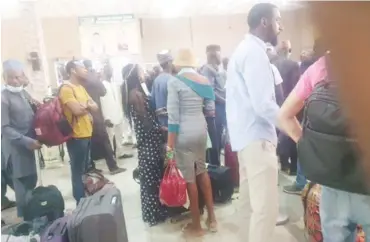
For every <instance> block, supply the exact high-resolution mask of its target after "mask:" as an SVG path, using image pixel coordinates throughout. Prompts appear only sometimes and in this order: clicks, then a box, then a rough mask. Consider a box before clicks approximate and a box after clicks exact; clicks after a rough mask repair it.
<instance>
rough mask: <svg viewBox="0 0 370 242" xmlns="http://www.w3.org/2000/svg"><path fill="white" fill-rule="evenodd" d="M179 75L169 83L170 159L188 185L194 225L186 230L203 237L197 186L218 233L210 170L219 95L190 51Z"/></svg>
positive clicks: (183, 54) (178, 62)
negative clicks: (210, 122)
mask: <svg viewBox="0 0 370 242" xmlns="http://www.w3.org/2000/svg"><path fill="white" fill-rule="evenodd" d="M173 64H174V65H175V67H176V68H177V69H178V71H179V72H178V75H177V76H176V77H173V78H171V79H170V80H169V81H168V82H167V89H168V96H167V112H168V142H167V157H173V156H174V158H175V161H176V166H177V168H178V169H179V170H180V171H181V173H182V175H183V177H184V179H185V180H186V182H187V190H188V195H189V200H190V212H191V216H192V223H190V224H187V225H186V226H185V227H184V229H183V231H184V232H189V233H191V234H193V235H195V236H201V235H203V233H204V231H203V229H202V226H201V223H200V211H199V205H198V203H199V197H198V188H197V183H199V187H200V188H201V191H202V193H203V196H204V201H205V204H206V207H207V212H208V218H207V220H206V225H207V228H208V229H209V230H210V231H211V232H216V231H217V222H216V217H215V213H214V209H213V198H212V189H211V182H210V179H209V176H208V172H207V168H206V148H207V122H206V119H205V116H213V117H214V115H215V103H214V100H215V94H214V91H213V88H212V86H211V84H210V82H209V81H208V79H207V78H205V77H204V76H201V75H199V74H198V73H197V72H196V67H197V61H196V57H195V55H194V54H193V52H192V51H191V50H190V49H182V50H180V51H179V52H178V54H177V56H176V58H175V60H174V63H173Z"/></svg>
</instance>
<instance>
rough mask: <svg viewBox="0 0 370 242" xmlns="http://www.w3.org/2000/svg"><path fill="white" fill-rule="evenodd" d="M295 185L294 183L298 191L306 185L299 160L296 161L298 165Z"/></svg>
mask: <svg viewBox="0 0 370 242" xmlns="http://www.w3.org/2000/svg"><path fill="white" fill-rule="evenodd" d="M295 183H296V186H297V188H299V189H303V188H304V187H305V186H306V184H307V179H306V177H305V176H304V175H303V173H302V170H301V165H300V164H299V160H298V163H297V177H296V180H295Z"/></svg>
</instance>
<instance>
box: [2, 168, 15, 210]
mask: <svg viewBox="0 0 370 242" xmlns="http://www.w3.org/2000/svg"><path fill="white" fill-rule="evenodd" d="M3 169H4V170H1V204H2V205H6V204H7V203H8V202H9V199H8V198H7V197H6V191H7V188H8V186H9V187H10V188H11V189H13V190H14V186H13V179H12V176H11V173H10V172H9V171H8V169H6V168H3Z"/></svg>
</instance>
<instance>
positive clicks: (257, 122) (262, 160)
mask: <svg viewBox="0 0 370 242" xmlns="http://www.w3.org/2000/svg"><path fill="white" fill-rule="evenodd" d="M280 21H281V17H280V12H279V10H278V8H277V7H276V6H275V5H273V4H270V3H259V4H256V5H255V6H253V7H252V9H251V10H250V12H249V14H248V25H249V27H250V33H249V34H247V35H246V37H245V39H244V40H242V42H241V43H240V44H239V45H238V47H237V48H236V50H235V51H234V53H233V55H232V57H231V58H230V61H229V65H228V71H227V82H226V116H227V125H228V130H229V134H230V142H231V146H232V149H233V151H237V152H238V158H239V163H240V164H239V166H240V168H239V170H240V188H239V193H240V197H239V201H238V202H239V207H238V210H240V211H238V216H240V219H241V221H238V223H239V224H240V225H242V224H245V221H244V220H248V217H249V216H248V215H249V214H250V213H249V211H250V208H252V211H251V217H250V227H249V236H246V235H245V234H243V233H244V232H245V231H246V229H243V228H241V229H240V233H241V234H240V241H250V242H266V241H271V239H272V236H273V232H274V228H275V224H276V221H277V218H278V214H279V204H278V203H279V199H278V159H277V156H276V145H277V134H276V127H275V126H276V123H277V114H278V111H279V106H278V105H277V103H276V98H275V80H274V75H273V70H272V68H271V65H270V60H269V58H268V56H267V53H266V51H267V48H266V42H270V43H271V44H272V45H276V44H277V36H278V34H279V33H280V32H281V30H282V28H281V23H280ZM248 237H249V238H248Z"/></svg>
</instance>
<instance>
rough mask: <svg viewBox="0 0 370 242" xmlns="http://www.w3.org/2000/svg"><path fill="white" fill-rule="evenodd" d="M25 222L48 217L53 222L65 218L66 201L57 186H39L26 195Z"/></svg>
mask: <svg viewBox="0 0 370 242" xmlns="http://www.w3.org/2000/svg"><path fill="white" fill-rule="evenodd" d="M25 204H26V205H25V208H24V216H23V218H24V220H25V221H33V220H34V219H36V218H41V217H44V216H46V217H47V219H48V221H49V222H52V221H54V220H56V219H58V218H60V217H63V216H64V199H63V196H62V193H61V192H60V191H59V189H58V188H57V187H56V186H53V185H50V186H47V187H43V186H39V187H36V188H35V189H34V190H32V191H30V192H28V193H27V194H26V203H25Z"/></svg>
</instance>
